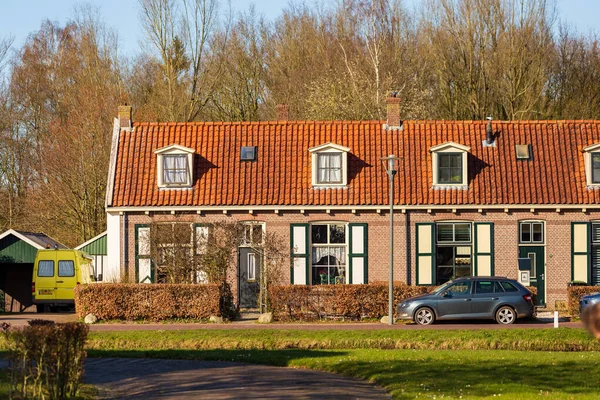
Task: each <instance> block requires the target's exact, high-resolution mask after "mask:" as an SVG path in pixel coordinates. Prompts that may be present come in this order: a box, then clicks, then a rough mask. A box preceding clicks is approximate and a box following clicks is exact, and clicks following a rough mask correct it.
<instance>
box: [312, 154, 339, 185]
mask: <svg viewBox="0 0 600 400" xmlns="http://www.w3.org/2000/svg"><path fill="white" fill-rule="evenodd" d="M317 183H318V184H320V185H325V184H334V185H339V184H341V183H342V153H321V154H317Z"/></svg>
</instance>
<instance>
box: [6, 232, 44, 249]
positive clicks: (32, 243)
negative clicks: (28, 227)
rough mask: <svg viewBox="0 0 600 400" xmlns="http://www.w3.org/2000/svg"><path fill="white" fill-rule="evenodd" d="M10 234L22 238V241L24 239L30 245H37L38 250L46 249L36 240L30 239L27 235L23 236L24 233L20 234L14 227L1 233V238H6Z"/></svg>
mask: <svg viewBox="0 0 600 400" xmlns="http://www.w3.org/2000/svg"><path fill="white" fill-rule="evenodd" d="M8 235H14V236H16V237H18V238H19V239H21V240H22V241H24V242H25V243H27V244H28V245H30V246H32V247H35V248H36V249H38V250H41V249H45V247H44V246H40V245H39V244H37V243H36V242H34V241H32V240H31V239H29V238H28V237H27V236H23V235H22V234H20V233H19V232H17V231H15V230H14V229H9V230H7V231H6V232H4V233H3V234H1V235H0V239H4V238H5V237H7V236H8Z"/></svg>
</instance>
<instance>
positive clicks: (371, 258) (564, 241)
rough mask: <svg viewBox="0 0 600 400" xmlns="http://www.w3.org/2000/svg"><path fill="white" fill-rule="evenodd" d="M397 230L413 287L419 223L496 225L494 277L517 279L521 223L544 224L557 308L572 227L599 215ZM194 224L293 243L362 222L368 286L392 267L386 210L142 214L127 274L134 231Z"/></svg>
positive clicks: (422, 217)
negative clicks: (220, 225) (233, 224)
mask: <svg viewBox="0 0 600 400" xmlns="http://www.w3.org/2000/svg"><path fill="white" fill-rule="evenodd" d="M394 216H395V224H394V235H395V237H394V239H395V240H394V279H395V280H398V281H404V282H407V283H409V284H415V250H416V249H415V224H416V223H418V222H439V221H468V222H493V223H494V254H495V258H494V263H495V274H496V275H500V276H508V277H511V278H515V279H516V278H517V258H518V247H519V246H518V222H519V221H522V220H540V221H545V229H546V231H545V243H546V244H545V247H546V303H547V305H548V306H549V307H551V308H552V307H554V305H555V302H556V301H557V300H566V298H567V292H566V288H567V284H568V282H569V281H570V280H571V222H572V221H591V220H595V219H600V213H582V212H581V211H564V212H560V213H557V212H554V211H551V212H542V211H540V212H534V213H531V212H528V211H523V212H509V213H505V212H503V211H491V212H484V213H478V212H465V213H462V212H457V213H452V212H450V211H444V212H435V211H434V212H432V213H427V212H426V211H420V212H416V211H411V212H408V213H406V214H402V213H401V212H396V213H395V214H394ZM173 220H176V221H179V222H190V223H193V222H196V223H211V222H215V221H223V220H225V221H234V220H238V221H257V222H265V223H266V229H267V231H268V232H274V233H276V234H277V235H278V236H280V237H282V238H284V240H285V241H286V242H289V234H290V233H289V232H290V224H292V223H314V222H361V223H367V224H368V262H369V266H368V268H369V282H375V281H387V279H388V265H389V250H388V249H389V214H388V213H387V210H386V209H385V208H382V210H381V213H377V212H375V211H368V212H357V213H350V212H343V213H334V212H332V213H330V214H327V213H324V212H306V213H305V214H301V213H300V212H298V211H294V212H281V213H279V214H275V213H274V212H272V211H269V212H255V213H254V214H248V213H247V212H246V213H242V212H240V213H231V212H230V213H229V214H227V215H224V214H222V213H207V214H203V215H198V214H196V213H182V214H179V213H178V214H176V215H171V214H170V213H150V214H149V215H146V214H142V213H137V214H135V213H131V214H128V257H127V261H128V262H127V266H126V269H127V272H128V274H129V276H130V277H131V279H133V277H135V247H134V246H135V229H134V228H135V225H136V224H151V223H152V222H166V221H173ZM407 224H408V225H409V226H410V228H409V229H408V237H407V235H406V232H407V229H406V226H407ZM236 274H237V271H231V273H230V274H229V280H230V283H231V284H232V289H233V291H234V294H237V282H236ZM283 274H284V277H283V278H284V280H285V281H287V282H289V279H290V276H289V269H284V271H283Z"/></svg>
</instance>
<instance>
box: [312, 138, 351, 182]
mask: <svg viewBox="0 0 600 400" xmlns="http://www.w3.org/2000/svg"><path fill="white" fill-rule="evenodd" d="M308 151H309V152H310V153H311V155H312V185H313V187H315V188H339V187H346V186H347V185H348V152H349V151H350V149H349V148H348V147H344V146H341V145H339V144H335V143H326V144H322V145H320V146H316V147H312V148H310V149H308ZM320 154H331V155H333V154H340V155H341V166H340V167H341V172H342V173H341V180H340V181H339V182H319V155H320Z"/></svg>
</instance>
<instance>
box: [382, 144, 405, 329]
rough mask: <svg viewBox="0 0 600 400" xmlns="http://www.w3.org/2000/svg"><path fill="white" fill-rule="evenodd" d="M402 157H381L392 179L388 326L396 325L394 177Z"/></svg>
mask: <svg viewBox="0 0 600 400" xmlns="http://www.w3.org/2000/svg"><path fill="white" fill-rule="evenodd" d="M400 160H401V158H400V157H396V156H395V155H393V154H391V155H389V156H387V157H381V161H382V162H383V166H384V167H385V171H386V172H387V174H388V176H389V177H390V271H389V272H390V276H389V293H388V324H390V325H393V324H394V175H396V173H397V172H398V161H400Z"/></svg>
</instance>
